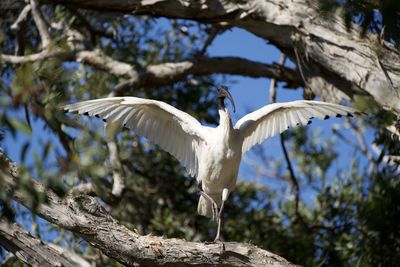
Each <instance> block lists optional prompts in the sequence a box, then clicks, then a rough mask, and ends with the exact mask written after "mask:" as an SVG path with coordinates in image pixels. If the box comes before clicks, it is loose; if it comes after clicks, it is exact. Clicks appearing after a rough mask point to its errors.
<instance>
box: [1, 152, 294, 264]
mask: <svg viewBox="0 0 400 267" xmlns="http://www.w3.org/2000/svg"><path fill="white" fill-rule="evenodd" d="M0 156H1V158H3V159H4V158H5V156H4V155H0ZM5 159H6V160H3V162H5V165H6V166H5V167H6V168H2V169H1V170H0V175H1V176H2V177H3V181H4V186H5V188H6V190H10V189H11V188H12V187H14V185H15V182H16V180H17V179H18V177H15V176H12V175H10V174H9V172H11V173H13V174H17V173H18V170H17V168H16V166H15V164H13V163H12V162H10V161H9V160H8V159H7V158H5ZM4 169H6V170H8V171H4ZM30 182H31V184H32V187H33V188H34V189H35V190H36V191H37V192H40V193H44V194H45V195H46V196H47V200H48V201H47V204H40V205H39V207H38V208H37V210H35V212H36V213H37V214H38V215H39V216H41V217H43V218H44V219H45V220H47V221H49V222H50V223H53V224H56V225H58V226H59V227H62V228H64V229H67V230H70V231H72V232H74V233H76V234H78V235H80V236H81V237H82V238H84V239H85V240H86V241H87V242H88V243H89V244H91V245H92V246H94V247H96V248H98V249H100V250H101V251H102V252H103V253H104V254H106V255H107V256H109V257H111V258H113V259H115V260H117V261H119V262H121V263H122V264H124V265H126V266H137V265H138V264H139V265H141V266H243V265H246V266H282V267H294V266H295V265H293V264H291V263H290V262H288V261H286V260H285V259H283V258H282V257H280V256H278V255H275V254H273V253H271V252H268V251H266V250H262V249H260V248H258V247H256V246H254V245H251V244H241V243H236V242H225V243H223V244H222V243H212V244H204V243H199V242H188V241H185V240H181V239H165V238H163V237H156V236H151V235H147V236H140V235H139V234H137V233H136V232H132V231H130V230H129V229H127V228H126V227H125V226H123V225H121V224H119V223H118V222H117V221H116V220H115V219H114V218H113V217H111V215H110V214H108V213H107V212H106V210H105V209H104V208H103V207H102V206H101V205H100V204H99V202H98V201H97V200H96V199H95V198H93V197H89V196H76V197H73V196H67V197H65V198H60V197H58V196H57V195H56V194H55V193H54V192H53V191H51V190H50V189H48V188H46V186H45V185H43V184H42V183H40V182H38V181H36V180H34V179H31V181H30ZM13 198H14V200H15V201H17V202H18V203H20V204H22V205H24V206H26V207H28V208H31V207H30V204H29V198H28V196H26V192H21V191H18V190H16V191H15V192H14V197H13Z"/></svg>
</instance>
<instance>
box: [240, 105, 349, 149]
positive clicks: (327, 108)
mask: <svg viewBox="0 0 400 267" xmlns="http://www.w3.org/2000/svg"><path fill="white" fill-rule="evenodd" d="M353 113H356V110H355V109H353V108H350V107H346V106H342V105H337V104H332V103H326V102H320V101H307V100H298V101H293V102H287V103H274V104H270V105H267V106H265V107H262V108H260V109H259V110H256V111H254V112H252V113H249V114H247V115H246V116H244V117H243V118H241V119H240V120H239V121H238V122H237V123H236V125H235V129H236V130H237V131H238V132H239V135H240V137H241V140H242V141H243V144H242V153H243V154H244V153H245V152H246V151H248V150H249V149H250V148H252V147H253V146H254V145H255V144H260V143H261V142H263V141H264V140H265V139H266V138H268V137H271V136H274V135H276V134H278V133H282V132H283V131H285V130H286V129H288V128H290V127H294V126H296V125H306V124H309V123H311V120H312V119H313V118H318V119H327V118H329V117H330V116H336V117H341V116H352V115H351V114H353Z"/></svg>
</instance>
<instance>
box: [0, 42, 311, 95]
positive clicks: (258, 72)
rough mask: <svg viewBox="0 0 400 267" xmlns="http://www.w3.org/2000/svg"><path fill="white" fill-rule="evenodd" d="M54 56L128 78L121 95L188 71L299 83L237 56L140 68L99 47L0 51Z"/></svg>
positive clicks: (19, 59) (12, 59)
mask: <svg viewBox="0 0 400 267" xmlns="http://www.w3.org/2000/svg"><path fill="white" fill-rule="evenodd" d="M52 57H58V58H60V59H62V60H70V61H78V62H82V63H84V64H86V65H90V66H92V67H94V68H97V69H99V70H103V71H106V72H108V73H110V74H113V75H115V76H117V77H121V78H125V79H128V81H126V82H124V83H123V84H122V85H120V86H119V87H118V88H119V89H116V93H115V94H116V95H122V94H124V93H125V92H126V90H127V89H129V88H141V87H144V86H162V85H168V84H171V83H174V82H177V81H180V80H184V79H186V77H187V76H188V75H210V74H214V73H221V74H232V75H243V76H248V77H254V78H262V77H264V78H274V79H276V80H279V81H282V82H286V83H287V84H286V86H285V87H287V88H296V87H300V86H302V85H303V81H302V80H301V77H300V76H299V74H298V73H297V71H296V70H295V69H292V68H288V67H283V66H280V65H278V64H272V65H270V64H265V63H261V62H257V61H251V60H247V59H244V58H240V57H200V58H196V59H193V60H187V61H182V62H174V63H162V64H157V65H150V66H148V67H146V68H145V69H144V70H140V71H139V70H137V69H136V68H135V67H134V66H133V65H130V64H128V63H125V62H121V61H117V60H114V59H112V58H111V57H108V56H106V55H104V54H103V53H101V52H100V51H98V50H96V51H66V52H63V51H61V50H59V49H55V50H52V51H46V50H44V51H42V52H40V53H37V54H32V55H28V56H12V55H4V54H0V59H1V60H2V61H4V62H6V63H11V64H21V63H26V62H35V61H41V60H46V59H49V58H52Z"/></svg>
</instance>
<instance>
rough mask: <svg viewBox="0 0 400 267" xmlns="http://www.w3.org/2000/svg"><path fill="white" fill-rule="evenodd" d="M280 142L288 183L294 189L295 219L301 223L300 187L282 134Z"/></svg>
mask: <svg viewBox="0 0 400 267" xmlns="http://www.w3.org/2000/svg"><path fill="white" fill-rule="evenodd" d="M280 141H281V146H282V150H283V154H284V156H285V160H286V163H287V166H288V169H289V173H290V181H291V183H292V186H293V189H294V193H295V208H296V217H297V218H298V219H300V220H301V221H303V219H302V217H301V215H300V213H299V203H300V186H299V183H298V181H297V178H296V175H295V174H294V171H293V167H292V163H291V161H290V158H289V154H288V152H287V149H286V146H285V140H284V137H283V134H281V135H280ZM303 222H304V221H303Z"/></svg>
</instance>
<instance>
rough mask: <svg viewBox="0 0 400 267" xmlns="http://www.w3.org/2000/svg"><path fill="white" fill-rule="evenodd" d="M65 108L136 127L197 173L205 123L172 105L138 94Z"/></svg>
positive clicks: (97, 100) (204, 134)
mask: <svg viewBox="0 0 400 267" xmlns="http://www.w3.org/2000/svg"><path fill="white" fill-rule="evenodd" d="M63 108H64V110H65V111H66V112H78V113H79V114H83V115H88V116H96V117H98V118H102V119H103V121H106V122H116V123H118V124H120V125H121V126H124V127H127V128H130V129H133V130H134V131H135V132H136V133H137V134H139V135H141V136H145V137H146V138H148V139H149V140H150V141H152V142H153V143H155V144H158V145H159V146H160V147H161V148H163V149H164V150H166V151H167V152H169V153H170V154H172V155H173V156H174V157H175V158H177V159H178V160H179V161H180V162H181V163H182V164H183V166H184V167H185V168H186V170H187V172H188V173H189V174H190V175H192V176H196V175H197V173H198V158H199V153H200V152H201V146H202V143H203V141H204V140H205V138H206V132H205V131H206V130H205V129H206V127H203V126H202V125H201V124H200V122H199V121H197V120H196V119H195V118H193V117H192V116H190V115H189V114H187V113H185V112H183V111H180V110H179V109H176V108H175V107H173V106H171V105H168V104H166V103H164V102H161V101H157V100H151V99H143V98H138V97H110V98H102V99H96V100H88V101H83V102H78V103H75V104H70V105H66V106H64V107H63Z"/></svg>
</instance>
